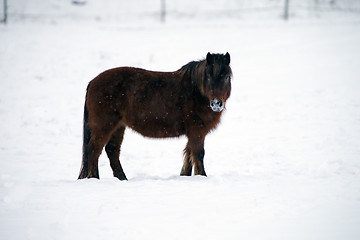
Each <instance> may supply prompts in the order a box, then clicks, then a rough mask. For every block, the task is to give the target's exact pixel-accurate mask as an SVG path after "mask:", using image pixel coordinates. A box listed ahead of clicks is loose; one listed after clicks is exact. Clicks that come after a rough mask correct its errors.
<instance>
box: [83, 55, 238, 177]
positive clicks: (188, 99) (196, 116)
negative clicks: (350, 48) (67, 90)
mask: <svg viewBox="0 0 360 240" xmlns="http://www.w3.org/2000/svg"><path fill="white" fill-rule="evenodd" d="M229 64H230V55H229V53H226V54H225V55H224V54H210V53H208V54H207V56H206V59H204V60H202V61H193V62H190V63H188V64H186V65H185V66H183V67H182V68H180V69H179V70H178V71H175V72H152V71H147V70H144V69H139V68H131V67H120V68H114V69H110V70H107V71H105V72H103V73H101V74H100V75H98V76H97V77H96V78H95V79H93V80H92V81H91V82H90V83H89V85H88V88H87V94H86V100H85V107H84V129H83V130H84V133H83V138H84V139H83V158H82V167H81V171H80V175H79V179H82V178H99V170H98V158H99V156H100V154H101V152H102V149H103V147H104V146H105V151H106V153H107V155H108V157H109V159H110V165H111V168H112V170H113V173H114V176H115V177H117V178H118V179H120V180H127V178H126V176H125V173H124V171H123V169H122V167H121V164H120V161H119V156H120V146H121V143H122V140H123V136H124V131H125V128H126V127H129V128H131V129H133V130H135V131H136V132H138V133H140V134H142V135H143V136H146V137H151V138H166V137H179V136H181V135H186V136H187V138H188V143H187V145H186V147H185V149H184V164H183V167H182V169H181V173H180V175H186V176H190V175H191V172H192V167H194V174H195V175H204V176H206V173H205V169H204V162H203V159H204V154H205V151H204V140H205V136H206V135H207V134H208V133H209V132H210V131H211V130H212V129H215V127H216V126H217V125H218V123H219V122H220V116H221V114H222V110H223V108H224V105H225V102H226V100H227V99H228V98H229V96H230V91H231V82H230V80H231V77H232V72H231V68H230V66H229Z"/></svg>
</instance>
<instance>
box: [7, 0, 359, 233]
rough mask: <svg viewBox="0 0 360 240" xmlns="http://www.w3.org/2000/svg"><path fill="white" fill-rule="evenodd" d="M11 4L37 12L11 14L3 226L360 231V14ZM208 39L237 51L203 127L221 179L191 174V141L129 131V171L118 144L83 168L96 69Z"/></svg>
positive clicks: (182, 54) (198, 48) (185, 56)
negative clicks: (163, 13) (187, 152)
mask: <svg viewBox="0 0 360 240" xmlns="http://www.w3.org/2000/svg"><path fill="white" fill-rule="evenodd" d="M14 2H15V3H17V4H18V5H16V4H15V3H14V5H12V6H10V10H12V12H13V13H19V12H21V14H23V12H22V11H25V10H24V8H25V7H24V6H26V7H27V8H26V9H30V10H31V11H32V9H36V10H37V11H38V12H35V13H34V12H33V15H31V14H30V15H26V16H25V15H24V14H23V15H21V14H19V15H15V16H16V17H14V18H13V19H12V20H11V15H10V17H9V23H8V24H7V25H6V26H5V25H1V26H0V43H1V44H0V89H1V94H0V116H1V120H2V121H1V122H2V126H1V127H0V239H77V238H82V239H97V240H98V239H115V238H119V239H120V238H121V239H251V240H258V239H276V240H279V239H280V240H281V239H293V240H303V239H307V240H312V239H314V240H322V239H324V240H325V239H326V240H339V239H359V238H360V229H359V226H360V161H359V159H360V141H359V140H360V98H359V90H360V82H359V76H360V68H359V62H360V44H359V42H360V18H359V17H356V16H354V15H352V16H350V17H349V16H347V15H344V14H343V13H338V14H337V16H336V18H330V17H329V16H325V17H319V18H311V19H307V18H294V19H290V21H289V22H284V21H282V20H281V18H278V19H274V18H273V19H270V20H269V21H266V20H262V19H261V20H253V19H252V20H247V19H243V18H239V19H237V18H235V17H232V18H229V19H227V18H225V17H224V16H223V15H221V16H220V17H219V18H218V19H217V18H213V19H207V18H206V17H203V18H202V17H199V18H185V17H179V16H178V15H171V14H170V16H168V19H167V22H166V24H161V23H160V22H158V19H157V17H156V16H155V15H151V14H150V15H151V16H150V17H147V15H146V14H145V15H144V18H142V17H141V16H142V15H141V14H140V13H141V12H140V11H139V10H138V13H139V14H138V15H135V16H131V21H130V20H129V22H127V21H126V17H124V16H123V17H119V19H120V20H119V21H117V16H115V15H114V14H115V13H116V11H115V10H114V8H115V7H116V6H117V4H116V3H117V2H118V1H110V0H109V1H108V2H109V4H110V5H109V6H113V7H112V8H111V9H110V10H109V13H110V14H109V16H107V17H106V16H104V17H102V18H99V17H96V14H98V13H97V10H99V6H100V5H99V3H97V2H95V1H94V2H92V1H88V3H87V4H86V5H85V6H84V8H83V9H84V10H80V9H81V7H80V6H77V8H79V9H77V8H75V7H74V6H73V8H72V7H71V5H66V4H65V3H66V2H64V1H49V2H47V3H43V5H42V4H41V3H40V2H39V3H37V2H36V1H35V3H33V4H37V5H36V6H37V8H35V7H34V6H35V5H31V4H30V3H29V2H26V3H27V5H26V4H25V5H24V4H23V5H21V4H20V3H21V1H14ZM128 2H129V1H128ZM185 2H186V5H187V6H190V5H191V4H190V3H191V1H185ZM224 2H225V1H224ZM132 4H134V6H133V7H132V8H131V6H132V5H131V4H130V3H128V7H130V10H132V11H135V10H134V9H136V6H137V5H136V4H135V3H132ZM174 4H175V3H174ZM16 6H17V8H16ZM20 6H21V7H22V8H21V7H20ZM156 6H157V5H152V4H149V5H146V4H145V5H144V6H143V7H144V8H147V7H149V8H148V9H149V12H151V11H152V9H155V8H156ZM64 9H65V10H64ZM70 9H71V10H70ZM30 10H27V11H30ZM101 10H104V8H101ZM31 11H30V13H31ZM34 11H35V10H34ZM80 11H82V12H81V13H80ZM154 11H155V10H154ZM39 12H43V13H44V15H40V16H38V13H39ZM64 12H67V14H65V15H64V14H63V13H64ZM130 12H131V11H130ZM190 12H191V11H190ZM195 12H196V11H195ZM45 13H48V15H47V14H45ZM95 13H96V14H95ZM51 14H55V15H56V14H57V15H56V18H51V17H49V16H50V15H51ZM112 14H113V15H112ZM35 15H36V16H38V17H34V16H35ZM94 16H95V17H94ZM271 16H272V15H271ZM209 51H210V52H214V53H226V52H229V53H230V54H231V66H232V70H233V80H232V95H231V97H230V99H229V101H228V102H227V103H226V110H224V111H225V112H224V115H223V118H222V123H221V124H220V125H219V127H218V128H217V129H216V130H215V131H214V132H212V133H211V134H210V135H209V136H207V138H206V142H205V151H206V154H205V168H206V172H207V174H208V177H200V176H192V177H180V176H179V173H180V169H181V166H182V149H183V148H184V147H185V145H186V138H184V137H181V138H178V139H165V140H154V139H147V138H143V137H141V136H140V135H138V134H137V133H135V132H133V131H131V130H127V131H126V133H125V138H124V143H123V145H122V152H121V157H120V158H121V163H122V165H123V167H124V171H125V173H126V175H127V177H128V179H129V181H122V182H121V181H118V180H117V179H116V178H113V177H112V172H111V169H110V166H109V162H108V160H107V158H106V156H105V154H103V155H102V156H101V157H100V163H99V166H100V177H101V179H100V180H94V179H86V180H81V181H78V180H76V179H77V175H78V172H79V170H80V165H81V143H82V117H83V116H82V114H83V103H84V98H85V89H86V86H87V83H88V82H89V81H90V80H91V79H92V78H94V77H95V76H96V75H97V74H99V73H100V72H102V71H104V70H106V69H109V68H112V67H116V66H136V67H142V68H146V69H149V70H159V71H173V70H177V69H179V68H180V67H181V66H182V65H184V64H186V63H187V62H189V61H192V60H197V59H201V58H204V57H205V56H206V53H207V52H209Z"/></svg>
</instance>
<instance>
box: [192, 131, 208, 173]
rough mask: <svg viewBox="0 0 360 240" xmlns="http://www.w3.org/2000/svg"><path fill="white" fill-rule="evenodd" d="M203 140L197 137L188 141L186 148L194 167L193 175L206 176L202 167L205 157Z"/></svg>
mask: <svg viewBox="0 0 360 240" xmlns="http://www.w3.org/2000/svg"><path fill="white" fill-rule="evenodd" d="M204 140H205V139H204V138H203V137H200V136H197V137H195V138H193V139H189V143H188V146H189V149H190V157H191V162H192V164H193V167H194V174H195V175H202V176H206V172H205V167H204V156H205V149H204Z"/></svg>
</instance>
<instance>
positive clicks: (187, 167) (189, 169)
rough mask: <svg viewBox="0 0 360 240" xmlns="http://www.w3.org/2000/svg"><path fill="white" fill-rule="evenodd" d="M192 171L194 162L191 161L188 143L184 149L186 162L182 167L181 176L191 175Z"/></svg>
mask: <svg viewBox="0 0 360 240" xmlns="http://www.w3.org/2000/svg"><path fill="white" fill-rule="evenodd" d="M191 172H192V162H191V152H190V148H189V146H188V145H186V148H185V149H184V164H183V166H182V168H181V172H180V176H191Z"/></svg>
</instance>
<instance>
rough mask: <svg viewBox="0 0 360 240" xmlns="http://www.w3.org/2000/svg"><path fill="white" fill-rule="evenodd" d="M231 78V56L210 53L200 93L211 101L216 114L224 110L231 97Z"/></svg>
mask: <svg viewBox="0 0 360 240" xmlns="http://www.w3.org/2000/svg"><path fill="white" fill-rule="evenodd" d="M231 78H232V72H231V68H230V54H229V53H228V52H227V53H226V54H225V55H224V54H211V53H208V54H207V55H206V60H205V72H204V77H203V78H202V81H203V82H202V84H200V85H201V87H200V92H201V94H202V95H204V96H205V97H207V98H208V99H209V106H210V107H211V109H212V110H213V111H214V112H221V111H222V110H223V109H224V106H225V102H226V100H227V99H228V98H229V97H230V91H231Z"/></svg>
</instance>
